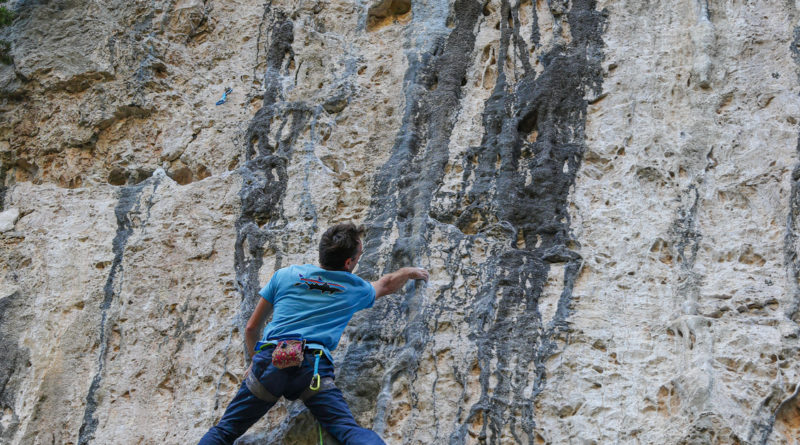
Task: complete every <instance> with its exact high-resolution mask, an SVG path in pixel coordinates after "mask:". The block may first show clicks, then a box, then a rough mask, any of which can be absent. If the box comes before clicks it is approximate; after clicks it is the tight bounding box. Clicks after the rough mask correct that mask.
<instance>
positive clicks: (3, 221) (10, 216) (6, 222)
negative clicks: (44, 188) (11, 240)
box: [0, 209, 19, 232]
mask: <svg viewBox="0 0 800 445" xmlns="http://www.w3.org/2000/svg"><path fill="white" fill-rule="evenodd" d="M18 219H19V210H18V209H8V210H6V211H3V212H0V232H8V231H9V230H13V229H14V224H16V223H17V220H18Z"/></svg>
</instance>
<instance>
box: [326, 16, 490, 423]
mask: <svg viewBox="0 0 800 445" xmlns="http://www.w3.org/2000/svg"><path fill="white" fill-rule="evenodd" d="M481 10H482V4H481V3H479V2H477V1H474V0H458V1H456V2H455V4H454V5H453V8H452V10H451V11H450V19H448V22H451V23H453V24H454V27H453V29H452V31H450V33H449V35H448V36H447V37H441V38H436V39H435V41H434V42H433V44H432V48H430V49H429V50H427V51H424V52H422V53H421V54H420V53H417V52H414V51H410V53H409V57H408V63H409V67H408V70H407V71H406V75H405V79H404V82H403V84H404V89H405V96H406V101H405V103H406V109H405V111H404V114H403V120H402V125H401V127H400V130H399V131H398V135H397V138H396V141H395V144H394V146H393V148H392V154H391V156H390V158H389V160H388V161H387V162H386V163H385V164H384V166H383V167H382V169H381V170H380V171H379V172H378V174H377V175H376V178H375V182H374V185H373V195H372V202H371V204H370V212H369V215H368V217H367V222H366V226H367V235H366V237H365V241H364V251H365V254H364V257H362V259H361V262H360V263H359V264H360V265H359V273H361V274H364V275H366V276H367V277H369V278H371V279H374V278H377V277H378V276H379V275H381V274H382V273H385V272H388V271H390V270H395V269H397V268H399V267H403V266H410V265H420V264H419V262H420V261H421V260H422V259H424V258H426V257H428V256H429V254H430V251H429V248H428V239H427V237H428V232H429V225H430V205H431V201H432V199H433V195H434V193H435V191H436V189H437V188H438V187H439V184H440V183H441V179H442V177H443V176H444V171H445V166H446V164H447V160H448V144H449V139H450V135H451V133H452V131H453V127H454V125H455V122H456V116H457V113H458V110H459V104H460V100H461V97H462V94H463V87H464V85H465V84H466V75H467V69H468V68H469V66H470V64H471V60H470V58H469V55H470V54H471V53H472V52H473V49H474V43H475V37H476V35H475V26H476V24H477V23H478V19H479V17H480V16H481ZM417 55H419V57H417ZM395 226H396V227H397V230H398V232H399V236H398V237H397V239H396V240H395V241H394V242H393V244H392V245H391V247H390V253H389V255H390V257H389V258H388V260H387V261H386V263H385V265H384V266H383V268H382V269H381V270H378V266H377V264H378V261H379V256H380V255H382V254H383V252H384V249H383V248H382V245H383V244H384V243H386V242H387V240H388V238H389V236H390V234H391V232H392V230H393V227H395ZM422 292H423V291H422V290H420V289H415V288H413V287H411V288H409V292H408V293H407V294H406V299H405V301H403V302H401V303H400V304H399V305H395V304H392V302H390V303H389V304H388V305H385V306H382V307H379V308H376V309H375V310H373V311H371V312H370V313H369V314H368V315H366V317H367V319H366V320H365V321H364V322H363V323H362V324H360V325H358V326H355V329H354V330H353V331H352V332H354V333H355V334H354V336H355V342H354V343H351V345H350V347H348V349H347V351H346V358H345V360H344V361H343V364H342V367H341V371H340V375H341V376H342V378H340V379H339V380H338V381H341V387H342V388H343V389H344V390H346V391H347V392H349V393H350V394H353V395H355V396H356V398H355V400H350V403H351V406H352V407H353V410H354V411H355V412H363V411H367V410H370V409H371V408H372V406H373V403H377V414H376V420H375V425H374V429H375V430H376V431H378V432H379V433H380V432H381V431H382V430H383V429H384V427H385V422H386V417H387V415H388V413H387V412H386V411H385V408H386V406H385V405H386V403H387V402H388V400H387V392H386V388H388V387H390V386H391V383H392V382H393V381H394V380H396V379H397V377H398V376H399V375H401V374H403V373H409V377H410V378H412V379H413V377H414V375H415V373H416V370H417V368H418V352H419V351H422V350H423V349H424V347H425V344H426V343H427V342H428V341H429V338H430V335H431V333H430V332H428V328H427V324H428V322H429V321H430V320H431V319H432V313H433V311H434V310H435V308H433V307H422V308H421V309H420V310H419V311H417V308H419V307H420V302H419V301H418V300H419V299H420V298H421V293H422ZM408 318H410V319H409V320H408V321H404V320H406V319H408ZM387 325H393V326H394V328H393V329H392V330H393V331H395V332H394V333H393V334H391V335H390V336H391V337H394V338H386V337H385V336H384V335H383V334H382V332H381V331H382V330H383V328H385V327H386V326H387ZM397 337H400V338H402V339H403V340H402V344H403V346H401V347H391V346H387V345H391V344H397V340H399V339H398V338H397ZM376 351H380V352H379V353H377V354H376ZM338 381H337V382H338ZM376 396H377V401H376ZM411 397H412V398H414V397H415V396H414V395H413V394H412V396H411Z"/></svg>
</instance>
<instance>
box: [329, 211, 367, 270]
mask: <svg viewBox="0 0 800 445" xmlns="http://www.w3.org/2000/svg"><path fill="white" fill-rule="evenodd" d="M363 234H364V227H363V226H356V225H355V224H353V223H341V224H336V225H335V226H332V227H329V228H328V230H326V231H325V233H323V234H322V238H321V239H320V240H319V265H320V266H322V267H323V268H325V269H332V270H343V269H344V262H345V261H346V260H347V259H348V258H354V257H355V256H356V254H357V253H358V241H359V240H360V239H361V236H362V235H363Z"/></svg>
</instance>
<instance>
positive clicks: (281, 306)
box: [200, 223, 428, 445]
mask: <svg viewBox="0 0 800 445" xmlns="http://www.w3.org/2000/svg"><path fill="white" fill-rule="evenodd" d="M362 234H363V229H362V228H358V227H356V226H355V225H353V224H352V223H344V224H338V225H335V226H333V227H331V228H329V229H328V230H327V231H325V233H324V234H323V235H322V239H321V240H320V242H319V264H320V267H317V266H314V265H311V264H306V265H302V266H297V265H294V266H289V267H286V268H283V269H280V270H278V271H277V272H275V274H274V275H273V276H272V279H270V281H269V283H268V284H267V285H266V286H265V287H264V288H263V289H261V291H260V292H259V294H260V295H261V297H262V298H260V299H259V302H258V304H257V305H256V308H255V310H254V311H253V315H252V316H251V317H250V320H249V321H248V322H247V328H246V329H245V344H246V345H247V350H248V353H249V354H250V356H251V358H252V363H251V364H250V368H248V370H247V373H246V374H245V381H244V382H243V383H242V386H241V388H239V392H238V393H237V394H236V396H235V397H234V398H233V401H231V403H230V405H228V408H227V409H226V410H225V414H224V415H223V416H222V419H221V420H220V421H219V423H218V424H217V425H216V426H214V427H213V428H211V429H210V430H209V431H208V432H207V433H206V434H205V436H203V438H202V439H201V440H200V445H207V444H231V443H233V441H235V440H236V438H238V437H239V436H241V435H242V434H244V432H245V431H247V429H248V428H250V426H251V425H253V424H254V423H255V422H256V421H258V419H260V418H261V417H262V416H263V415H264V414H266V413H267V411H269V409H270V408H272V406H273V405H274V404H275V403H276V402H277V401H278V399H280V397H282V396H283V397H286V398H287V399H289V400H296V399H301V400H302V401H303V403H305V405H306V407H308V409H309V411H311V414H313V415H314V417H316V418H317V420H318V421H319V423H320V424H321V425H322V427H323V428H325V430H326V431H328V433H330V434H331V435H332V436H334V437H335V438H336V439H337V440H338V441H339V442H341V443H342V444H345V445H347V444H359V445H363V444H383V443H384V442H383V440H381V438H380V437H379V436H378V435H377V434H375V432H373V431H371V430H368V429H365V428H362V427H360V426H358V424H357V423H356V421H355V419H354V418H353V415H352V414H351V413H350V408H349V407H348V406H347V403H346V402H345V401H344V398H343V397H342V392H341V391H340V390H339V389H338V388H336V386H335V384H334V380H333V379H334V368H333V359H332V358H331V353H330V351H332V350H333V349H334V348H336V345H337V344H338V343H339V338H340V337H341V335H342V332H343V331H344V328H345V327H346V326H347V323H348V322H349V321H350V318H352V316H353V314H355V313H356V312H357V311H359V310H361V309H366V308H369V307H372V305H373V303H374V302H375V299H376V298H380V297H382V296H384V295H389V294H392V293H394V292H397V291H398V290H400V289H401V288H402V287H403V285H404V284H405V283H406V282H407V281H408V280H410V279H418V280H426V281H427V279H428V272H427V271H426V270H425V269H420V268H417V267H404V268H402V269H399V270H397V271H396V272H392V273H390V274H387V275H384V276H382V277H381V278H380V279H379V280H378V281H375V282H373V283H367V282H366V281H364V280H362V279H361V278H359V277H358V276H356V275H353V273H352V272H353V270H354V269H355V267H356V265H357V264H358V260H359V259H360V258H361V251H362V245H361V235H362ZM270 312H272V321H271V322H270V323H269V324H268V325H267V327H266V329H265V330H264V334H263V336H262V337H261V341H257V340H258V339H259V334H260V332H261V327H262V326H263V325H264V322H265V321H266V318H267V317H268V315H269V313H270ZM276 349H277V352H276ZM294 351H302V352H297V353H296V355H292V354H293V352H294ZM291 358H296V360H297V362H298V363H299V365H296V366H291V365H289V366H287V363H288V364H291V363H292V361H291V360H290V359H291ZM284 366H287V367H284Z"/></svg>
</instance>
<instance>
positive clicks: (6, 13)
mask: <svg viewBox="0 0 800 445" xmlns="http://www.w3.org/2000/svg"><path fill="white" fill-rule="evenodd" d="M13 21H14V12H13V11H10V10H9V9H8V8H6V7H5V6H0V27H3V26H8V25H10V24H11V22H13Z"/></svg>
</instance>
